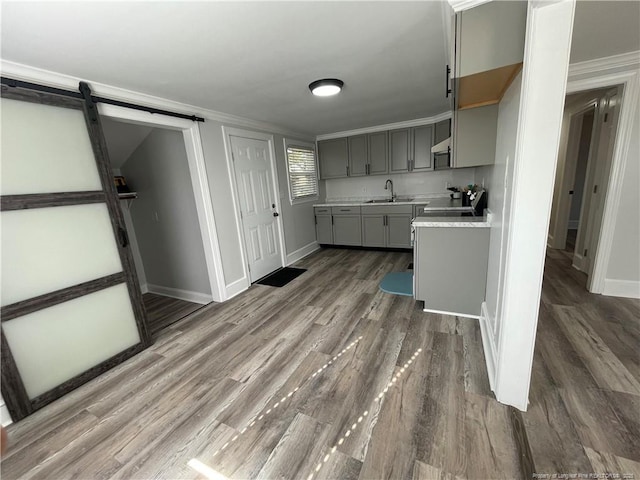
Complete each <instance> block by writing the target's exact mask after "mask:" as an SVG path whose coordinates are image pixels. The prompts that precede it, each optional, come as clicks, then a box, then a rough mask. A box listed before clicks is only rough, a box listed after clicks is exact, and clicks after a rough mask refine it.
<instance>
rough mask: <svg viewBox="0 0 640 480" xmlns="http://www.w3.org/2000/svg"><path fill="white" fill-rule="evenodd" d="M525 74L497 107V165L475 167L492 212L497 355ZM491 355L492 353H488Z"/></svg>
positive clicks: (491, 315)
mask: <svg viewBox="0 0 640 480" xmlns="http://www.w3.org/2000/svg"><path fill="white" fill-rule="evenodd" d="M521 90H522V73H521V74H519V75H518V76H517V77H516V79H515V80H514V81H513V83H512V84H511V86H510V87H509V89H508V90H507V91H506V92H505V95H504V97H503V98H502V101H501V102H500V105H499V109H498V132H497V137H496V156H495V164H494V165H491V166H487V167H482V168H478V169H477V170H476V182H478V181H482V177H484V178H485V188H486V189H487V191H488V192H489V202H488V208H489V210H490V211H491V213H492V214H493V219H492V222H491V232H490V234H489V263H488V267H487V268H488V269H487V288H486V296H485V297H486V300H485V302H486V320H487V327H488V328H487V332H488V333H489V335H491V338H488V340H489V345H485V349H487V348H489V349H492V350H493V353H492V355H491V356H493V357H495V356H496V355H497V345H498V338H499V335H500V327H501V324H502V320H503V319H502V318H500V313H501V312H500V311H499V305H500V300H501V295H502V291H503V288H504V263H505V261H506V255H507V249H506V241H507V235H508V232H509V227H510V225H509V214H510V206H511V200H512V197H513V194H514V192H513V188H512V186H513V174H514V169H513V165H514V158H515V155H516V138H517V129H518V115H519V113H520V95H521ZM487 356H489V355H487Z"/></svg>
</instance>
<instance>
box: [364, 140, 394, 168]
mask: <svg viewBox="0 0 640 480" xmlns="http://www.w3.org/2000/svg"><path fill="white" fill-rule="evenodd" d="M368 140H369V175H384V174H386V173H389V142H388V136H387V132H378V133H370V134H369V135H368Z"/></svg>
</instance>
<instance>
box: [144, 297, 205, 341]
mask: <svg viewBox="0 0 640 480" xmlns="http://www.w3.org/2000/svg"><path fill="white" fill-rule="evenodd" d="M142 301H143V303H144V309H145V310H146V312H147V325H148V326H149V330H150V331H151V335H153V336H157V334H158V332H160V331H162V330H164V329H165V328H167V327H168V326H169V325H171V324H173V323H175V322H177V321H178V320H180V319H181V318H184V317H186V316H187V315H189V314H191V313H193V312H195V311H196V310H198V309H199V308H202V305H201V304H199V303H193V302H187V301H185V300H179V299H177V298H171V297H166V296H164V295H156V294H155V293H145V294H144V295H142Z"/></svg>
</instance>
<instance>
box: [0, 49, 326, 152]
mask: <svg viewBox="0 0 640 480" xmlns="http://www.w3.org/2000/svg"><path fill="white" fill-rule="evenodd" d="M0 71H1V72H2V75H3V76H7V77H11V78H14V79H16V80H23V81H25V82H32V83H39V84H42V85H47V86H51V87H57V88H63V89H66V90H73V91H76V90H77V89H78V83H79V82H80V81H86V82H87V83H89V85H91V90H92V92H93V93H94V94H95V95H97V96H101V97H107V98H111V99H114V100H120V101H123V102H129V103H136V104H138V105H143V106H146V107H154V108H160V109H164V110H170V111H174V112H177V113H185V114H188V115H197V116H200V117H204V118H205V119H207V120H214V121H218V122H221V123H224V124H226V125H233V126H238V127H245V128H251V129H255V130H262V131H266V132H269V133H276V134H281V135H289V136H294V137H298V138H308V139H311V138H313V135H312V134H309V133H304V132H296V131H294V130H289V129H287V128H285V127H282V126H280V125H275V124H272V123H269V122H262V121H260V120H252V119H250V118H245V117H240V116H237V115H232V114H228V113H224V112H218V111H216V110H210V109H207V108H202V107H197V106H195V105H190V104H187V103H182V102H176V101H174V100H169V99H166V98H161V97H156V96H153V95H148V94H146V93H142V92H136V91H133V90H127V89H125V88H120V87H114V86H111V85H107V84H104V83H100V82H95V81H92V80H88V79H84V78H79V77H74V76H72V75H66V74H63V73H58V72H52V71H50V70H44V69H42V68H37V67H32V66H30V65H24V64H21V63H17V62H12V61H9V60H4V59H0Z"/></svg>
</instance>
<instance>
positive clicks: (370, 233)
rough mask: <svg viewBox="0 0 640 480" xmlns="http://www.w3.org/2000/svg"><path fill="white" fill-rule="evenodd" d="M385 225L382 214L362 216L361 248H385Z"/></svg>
mask: <svg viewBox="0 0 640 480" xmlns="http://www.w3.org/2000/svg"><path fill="white" fill-rule="evenodd" d="M386 232H387V225H386V223H385V216H384V215H382V214H365V213H363V214H362V246H363V247H383V248H384V247H386V246H387V242H386V240H387V236H386Z"/></svg>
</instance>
